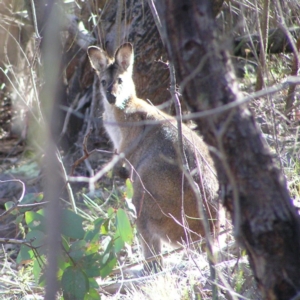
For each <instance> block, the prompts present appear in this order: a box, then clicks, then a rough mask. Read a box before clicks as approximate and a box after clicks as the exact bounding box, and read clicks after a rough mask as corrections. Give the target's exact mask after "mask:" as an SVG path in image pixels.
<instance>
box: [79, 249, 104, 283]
mask: <svg viewBox="0 0 300 300" xmlns="http://www.w3.org/2000/svg"><path fill="white" fill-rule="evenodd" d="M100 260H101V255H100V254H99V253H94V254H92V255H88V256H86V257H84V258H83V259H82V261H81V265H82V268H83V271H84V272H85V273H86V275H87V276H88V277H89V278H90V277H98V276H100V271H99V270H100V267H101V265H100Z"/></svg>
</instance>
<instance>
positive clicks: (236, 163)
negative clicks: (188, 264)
mask: <svg viewBox="0 0 300 300" xmlns="http://www.w3.org/2000/svg"><path fill="white" fill-rule="evenodd" d="M156 5H157V11H158V14H159V17H160V20H161V22H162V25H163V34H164V41H165V43H166V45H167V49H168V55H169V58H170V60H172V61H173V63H174V66H175V70H176V75H177V82H178V83H179V84H180V87H181V92H182V94H183V97H184V99H185V101H186V102H187V103H188V105H189V106H190V108H191V109H192V111H193V112H205V111H207V110H209V109H214V113H213V114H210V115H209V117H207V118H198V119H195V121H196V123H197V124H198V126H199V128H200V129H201V132H202V134H203V135H204V139H205V141H206V142H207V143H208V144H209V145H210V146H211V147H212V149H213V151H212V152H213V153H214V160H215V164H216V168H217V172H218V177H219V181H220V184H221V190H222V192H223V195H222V196H223V202H224V205H225V207H226V208H227V210H228V211H229V212H230V214H231V217H232V220H233V224H234V226H235V229H234V233H235V237H236V238H237V240H238V241H239V242H240V243H241V245H242V246H243V247H245V249H246V251H247V254H248V256H249V261H250V265H251V268H252V270H253V273H254V276H255V279H256V281H257V284H258V287H259V289H260V291H261V294H262V296H263V298H264V299H291V297H293V296H295V295H296V294H297V293H298V291H299V290H300V255H299V253H300V235H299V217H298V215H297V213H296V211H295V209H294V207H293V205H292V203H291V199H290V196H289V193H288V190H287V187H286V182H285V179H284V177H283V175H282V173H281V172H280V170H278V168H277V167H276V165H275V161H274V160H273V158H272V155H271V153H270V151H269V150H268V149H267V146H266V143H265V141H264V140H263V138H262V135H261V133H260V131H259V129H258V128H257V126H256V124H255V122H254V119H253V117H252V115H251V114H250V113H249V111H248V109H247V108H246V107H245V106H244V105H243V106H241V105H236V106H234V104H235V103H234V102H237V101H239V100H241V95H240V93H239V91H238V87H237V84H236V82H235V78H234V75H233V71H232V67H231V63H230V60H229V55H228V53H227V51H226V49H224V48H223V47H222V46H221V44H218V41H217V39H216V36H217V35H216V31H215V23H214V19H213V14H212V8H211V6H210V5H211V3H210V1H209V0H202V1H192V0H186V1H181V0H161V1H157V2H156ZM230 105H232V106H231V107H233V106H234V107H233V108H230V109H229V106H230ZM224 106H225V107H224ZM226 107H227V109H225V108H226ZM217 111H218V112H217Z"/></svg>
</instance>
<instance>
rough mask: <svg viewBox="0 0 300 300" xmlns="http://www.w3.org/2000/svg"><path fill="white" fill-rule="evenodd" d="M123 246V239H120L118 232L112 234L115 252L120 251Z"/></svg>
mask: <svg viewBox="0 0 300 300" xmlns="http://www.w3.org/2000/svg"><path fill="white" fill-rule="evenodd" d="M124 246H125V242H124V240H122V239H121V237H120V234H119V233H116V234H115V236H114V249H115V252H116V253H118V252H120V251H121V250H122V249H123V248H124Z"/></svg>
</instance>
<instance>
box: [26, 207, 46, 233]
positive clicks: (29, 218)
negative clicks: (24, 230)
mask: <svg viewBox="0 0 300 300" xmlns="http://www.w3.org/2000/svg"><path fill="white" fill-rule="evenodd" d="M25 222H26V224H27V225H28V227H29V228H30V229H31V230H34V229H36V230H40V231H42V232H45V230H46V219H45V217H44V216H43V215H42V214H40V213H37V212H34V211H26V212H25Z"/></svg>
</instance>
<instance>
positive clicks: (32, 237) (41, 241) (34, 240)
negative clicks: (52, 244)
mask: <svg viewBox="0 0 300 300" xmlns="http://www.w3.org/2000/svg"><path fill="white" fill-rule="evenodd" d="M45 238H46V235H45V234H44V233H43V232H42V231H39V230H31V231H29V232H28V233H27V235H26V240H27V241H28V242H31V245H32V246H33V247H35V248H39V247H41V246H45Z"/></svg>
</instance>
